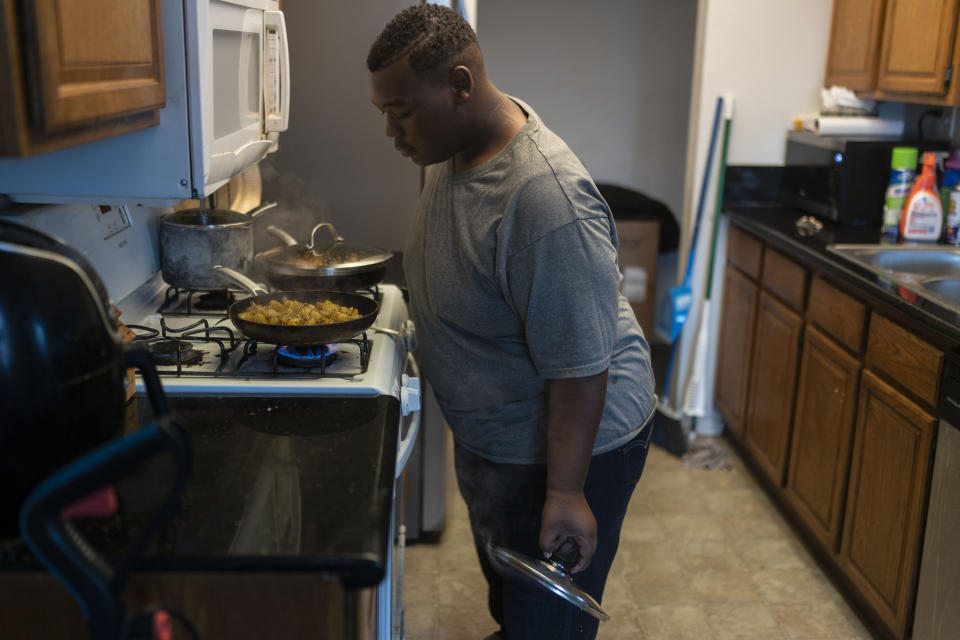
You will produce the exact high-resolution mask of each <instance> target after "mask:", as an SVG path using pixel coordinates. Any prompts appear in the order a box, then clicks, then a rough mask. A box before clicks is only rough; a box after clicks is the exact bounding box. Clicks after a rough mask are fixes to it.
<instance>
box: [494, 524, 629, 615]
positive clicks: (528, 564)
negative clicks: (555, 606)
mask: <svg viewBox="0 0 960 640" xmlns="http://www.w3.org/2000/svg"><path fill="white" fill-rule="evenodd" d="M487 556H488V557H489V558H490V561H491V563H492V564H493V567H494V569H496V570H497V572H498V573H500V574H501V575H508V576H511V577H513V578H516V579H519V580H523V581H525V582H527V583H529V584H532V585H535V586H537V587H540V588H541V589H546V590H547V591H550V592H552V593H554V594H556V595H558V596H560V597H561V598H563V599H564V600H566V601H567V602H569V603H570V604H572V605H573V606H575V607H577V608H578V609H580V610H582V611H584V612H586V613H589V614H590V615H592V616H593V617H594V618H596V619H597V620H600V621H606V620H609V619H610V616H609V615H608V614H607V613H606V612H605V611H604V610H603V609H601V608H600V604H599V603H598V602H597V601H596V600H594V599H593V597H592V596H591V595H590V594H589V593H587V592H586V591H584V590H583V589H581V588H580V587H578V586H577V585H575V584H574V583H573V576H571V575H570V574H569V573H567V570H566V567H565V566H564V565H563V564H561V563H559V562H554V561H552V560H547V561H544V560H536V559H534V558H530V557H529V556H526V555H523V554H522V553H517V552H516V551H511V550H510V549H504V548H503V547H498V546H497V545H495V544H491V543H489V542H488V543H487Z"/></svg>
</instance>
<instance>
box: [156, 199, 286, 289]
mask: <svg viewBox="0 0 960 640" xmlns="http://www.w3.org/2000/svg"><path fill="white" fill-rule="evenodd" d="M201 202H202V201H201ZM275 206H277V203H276V202H268V203H266V204H264V205H261V206H260V207H257V208H256V209H254V210H253V211H251V212H250V213H248V214H243V213H239V212H237V211H230V210H227V209H207V208H205V207H203V206H201V207H200V208H199V209H188V210H186V211H177V212H175V213H172V214H170V215H167V216H164V217H163V218H161V219H160V271H161V272H162V274H163V280H164V281H165V282H166V283H167V284H169V285H170V286H171V287H177V288H179V289H194V290H212V289H222V288H223V283H222V281H221V280H220V279H219V278H217V277H216V276H215V275H213V272H212V271H211V270H210V267H211V266H213V265H215V264H222V265H225V266H228V267H230V268H233V269H237V270H240V271H244V270H246V269H248V268H249V267H250V266H251V263H252V261H253V220H254V219H255V218H256V217H257V216H259V215H260V214H261V213H263V212H264V211H267V210H268V209H272V208H273V207H275Z"/></svg>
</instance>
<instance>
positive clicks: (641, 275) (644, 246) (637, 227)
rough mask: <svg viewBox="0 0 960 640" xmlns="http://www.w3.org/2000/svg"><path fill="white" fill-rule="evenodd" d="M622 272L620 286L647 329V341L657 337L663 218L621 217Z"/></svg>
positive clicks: (619, 235) (620, 249)
mask: <svg viewBox="0 0 960 640" xmlns="http://www.w3.org/2000/svg"><path fill="white" fill-rule="evenodd" d="M616 226H617V239H618V240H619V245H620V246H619V249H618V251H619V261H620V272H621V273H622V274H623V276H624V277H623V282H621V283H620V290H621V291H622V292H623V295H625V296H626V298H627V300H629V301H630V306H631V307H633V312H634V313H635V314H636V316H637V321H638V322H639V323H640V327H641V328H642V329H643V334H644V335H645V336H646V337H647V341H648V342H649V341H651V340H652V339H653V320H654V307H655V304H656V299H657V296H656V285H657V253H658V250H659V247H660V221H659V220H617V221H616Z"/></svg>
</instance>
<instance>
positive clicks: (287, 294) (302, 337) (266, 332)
mask: <svg viewBox="0 0 960 640" xmlns="http://www.w3.org/2000/svg"><path fill="white" fill-rule="evenodd" d="M213 268H214V270H215V271H216V272H217V273H218V274H220V275H221V276H223V277H224V278H226V279H227V280H230V281H231V282H234V283H235V284H238V285H240V286H241V287H243V288H244V289H246V290H247V291H249V292H250V294H251V297H249V298H247V299H246V300H240V301H238V302H234V303H233V304H231V305H230V309H229V313H230V320H231V321H232V322H233V324H234V326H236V327H237V328H238V329H240V331H242V332H243V334H244V335H245V336H247V337H248V338H252V339H253V340H257V341H259V342H267V343H270V344H279V345H285V346H292V347H304V346H312V345H320V344H332V343H334V342H342V341H344V340H349V339H350V338H352V337H354V336H355V335H357V334H358V333H360V332H361V331H364V330H366V329H368V328H370V326H371V325H373V321H374V320H375V319H376V317H377V312H378V311H379V310H380V305H379V304H377V301H376V300H372V299H370V298H367V297H365V296H361V295H359V294H355V293H343V292H340V291H280V292H276V293H267V292H266V291H264V290H263V289H261V288H260V287H259V286H258V285H257V283H255V282H254V281H253V280H251V279H250V278H248V277H246V276H245V275H243V274H242V273H239V272H237V271H234V270H233V269H228V268H227V267H224V266H221V265H215V266H214V267H213ZM283 298H287V299H288V300H294V301H296V302H307V303H311V304H312V303H314V302H317V301H318V300H330V301H331V302H333V303H335V304H339V305H343V306H345V307H356V309H357V311H359V312H360V317H359V318H356V319H354V320H347V321H346V322H332V323H330V324H313V325H301V326H296V325H295V326H284V325H278V324H267V323H264V322H251V321H250V320H244V319H243V318H241V317H240V314H241V313H243V312H244V311H246V310H247V309H249V308H250V306H251V305H253V304H262V305H267V304H270V302H271V301H272V300H276V301H277V302H282V301H283Z"/></svg>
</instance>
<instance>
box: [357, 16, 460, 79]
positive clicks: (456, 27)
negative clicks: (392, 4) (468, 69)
mask: <svg viewBox="0 0 960 640" xmlns="http://www.w3.org/2000/svg"><path fill="white" fill-rule="evenodd" d="M471 45H478V42H477V34H476V33H474V31H473V28H472V27H471V26H470V24H469V23H468V22H467V21H466V20H464V19H463V18H462V17H460V14H458V13H457V12H456V11H454V10H453V9H449V8H447V7H441V6H438V5H435V4H422V5H417V6H413V7H407V8H406V9H404V10H403V11H401V12H400V13H398V14H397V15H396V16H394V18H393V20H391V21H390V22H389V23H387V26H386V27H384V28H383V31H382V32H381V33H380V35H379V36H377V39H376V41H375V42H374V43H373V45H372V46H371V47H370V52H369V53H368V54H367V69H368V70H369V71H371V72H374V71H380V70H381V69H383V68H385V67H388V66H390V65H391V64H393V63H394V62H396V61H397V60H399V59H400V58H402V57H403V56H405V55H407V54H409V56H410V58H409V59H410V67H411V68H412V69H413V70H414V71H416V72H417V73H423V72H428V71H432V70H434V69H436V68H437V67H438V66H440V65H441V64H444V63H449V62H453V61H455V59H456V58H457V56H459V55H460V54H462V53H463V52H464V51H466V50H467V49H468V48H470V46H471ZM458 62H459V61H458Z"/></svg>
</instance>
